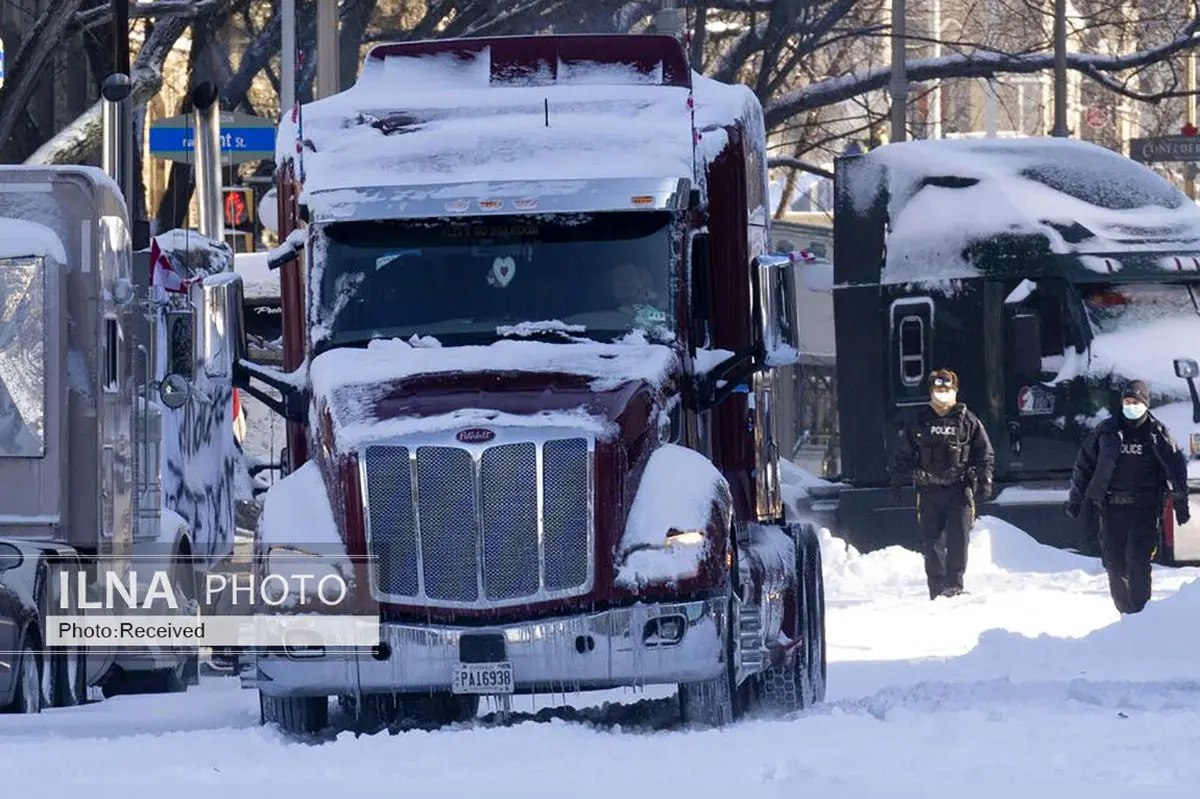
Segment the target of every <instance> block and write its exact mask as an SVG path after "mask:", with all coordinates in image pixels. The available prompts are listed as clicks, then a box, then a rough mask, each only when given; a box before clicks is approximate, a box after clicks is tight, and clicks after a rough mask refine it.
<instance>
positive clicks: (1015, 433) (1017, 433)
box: [1008, 422, 1021, 455]
mask: <svg viewBox="0 0 1200 799" xmlns="http://www.w3.org/2000/svg"><path fill="white" fill-rule="evenodd" d="M1008 445H1009V447H1010V448H1011V449H1012V453H1013V454H1014V455H1020V454H1021V425H1020V423H1019V422H1009V423H1008Z"/></svg>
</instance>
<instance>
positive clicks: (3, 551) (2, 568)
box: [0, 543, 25, 574]
mask: <svg viewBox="0 0 1200 799" xmlns="http://www.w3.org/2000/svg"><path fill="white" fill-rule="evenodd" d="M24 562H25V556H24V555H22V554H21V550H19V549H17V547H16V545H15V544H7V543H0V574H2V573H4V572H6V571H9V570H11V569H15V568H17V567H18V566H20V565H21V564H22V563H24Z"/></svg>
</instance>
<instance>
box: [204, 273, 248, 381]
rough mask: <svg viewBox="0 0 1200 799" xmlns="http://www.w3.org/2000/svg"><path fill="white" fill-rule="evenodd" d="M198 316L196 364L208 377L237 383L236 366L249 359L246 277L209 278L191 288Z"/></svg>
mask: <svg viewBox="0 0 1200 799" xmlns="http://www.w3.org/2000/svg"><path fill="white" fill-rule="evenodd" d="M191 292H192V294H191V299H192V305H193V307H195V309H196V316H195V335H194V337H193V340H194V342H195V345H194V346H195V362H196V365H197V366H198V367H200V366H201V365H202V368H203V370H204V374H205V375H206V376H207V377H211V378H214V379H219V380H230V381H232V380H233V366H234V364H236V363H238V362H239V361H241V360H242V359H243V358H245V357H246V323H245V316H244V313H245V311H244V308H243V305H242V302H243V289H242V276H241V275H239V274H237V273H236V272H221V273H219V274H216V275H209V276H208V277H206V278H204V280H202V281H201V282H199V283H196V284H193V286H192V288H191Z"/></svg>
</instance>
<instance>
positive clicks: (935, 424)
mask: <svg viewBox="0 0 1200 799" xmlns="http://www.w3.org/2000/svg"><path fill="white" fill-rule="evenodd" d="M929 393H930V403H929V405H928V406H927V407H924V408H921V410H920V411H919V412H918V414H917V418H916V419H915V420H914V421H913V422H912V423H910V424H909V425H907V426H906V427H905V429H904V431H903V432H902V433H901V434H900V443H899V446H897V448H896V451H895V453H894V455H893V458H892V463H891V467H890V468H889V470H888V471H889V473H890V475H891V483H892V495H893V497H895V498H896V500H897V501H899V498H900V489H901V487H902V486H903V484H904V482H905V480H906V478H908V479H911V481H912V483H913V485H914V486H915V487H916V490H917V519H918V521H919V522H920V523H921V529H922V530H923V531H924V533H925V541H924V555H925V579H926V580H927V582H928V583H929V598H930V599H937V598H938V597H939V596H945V597H951V596H957V595H959V594H961V593H963V574H964V573H965V572H966V570H967V545H968V543H969V542H970V537H971V528H972V527H973V526H974V524H975V502H976V501H980V502H986V501H987V500H988V499H990V498H991V495H992V473H993V470H994V467H995V460H996V458H995V453H994V452H993V451H992V442H991V441H990V440H989V439H988V434H987V430H985V429H984V426H983V423H982V422H980V421H979V417H977V416H976V415H975V414H973V413H972V412H971V411H969V410H967V406H966V405H964V404H963V403H961V402H959V401H958V375H956V374H955V373H954V372H952V371H951V370H949V369H939V370H937V371H936V372H933V373H931V374H930V375H929ZM910 475H911V478H910Z"/></svg>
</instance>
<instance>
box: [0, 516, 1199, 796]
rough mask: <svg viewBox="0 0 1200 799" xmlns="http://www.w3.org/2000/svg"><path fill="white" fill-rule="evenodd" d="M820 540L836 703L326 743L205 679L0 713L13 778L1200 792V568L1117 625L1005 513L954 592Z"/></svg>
mask: <svg viewBox="0 0 1200 799" xmlns="http://www.w3.org/2000/svg"><path fill="white" fill-rule="evenodd" d="M824 553H825V571H826V586H827V591H828V605H829V619H828V625H829V630H828V634H829V638H830V641H829V644H830V668H829V697H828V702H827V703H826V704H825V705H824V706H822V707H820V708H817V709H815V710H813V711H811V712H808V713H805V714H801V715H800V716H798V717H796V718H792V719H787V720H761V719H760V720H755V719H751V720H747V721H744V722H742V723H740V724H738V725H736V726H735V727H732V728H729V729H726V730H720V731H681V730H678V729H667V730H665V731H664V728H670V727H672V726H673V725H674V721H673V718H672V713H673V710H674V709H673V707H672V703H671V702H670V701H669V700H668V699H666V698H665V697H668V696H669V694H670V692H668V691H658V692H657V693H651V692H647V693H646V694H642V695H637V694H632V693H630V694H618V695H617V697H618V698H620V699H621V701H622V702H623V703H624V704H625V706H624V707H621V708H619V709H615V710H614V709H613V708H611V707H609V708H607V709H604V710H599V709H592V710H590V711H588V710H583V711H581V712H579V713H576V714H564V713H557V714H546V713H544V712H543V713H542V714H541V715H542V718H546V717H547V716H549V717H550V718H551V720H550V721H548V722H545V723H539V722H538V721H533V720H529V716H522V717H519V718H518V723H516V724H513V725H508V726H505V725H497V724H491V723H489V722H488V721H487V720H486V719H484V720H481V721H480V722H478V723H476V724H474V725H471V726H464V727H461V728H455V729H444V730H441V731H438V732H421V731H417V732H405V733H401V734H398V735H388V734H386V733H385V734H381V735H376V736H371V737H361V738H356V737H355V736H354V735H353V734H351V733H342V734H340V735H339V736H338V737H337V738H336V739H335V740H331V741H329V742H326V743H323V744H320V745H315V746H314V745H307V744H298V743H293V742H290V741H288V740H286V739H284V738H283V737H282V736H281V735H280V734H279V733H278V732H276V731H275V730H272V729H262V728H260V727H259V726H258V709H257V702H256V699H255V696H254V694H253V693H252V692H249V691H241V690H239V689H238V687H237V684H236V682H235V681H234V680H232V679H229V678H216V677H212V678H205V680H204V682H203V683H202V684H201V686H200V687H199V688H198V689H197V688H193V689H192V690H191V691H189V692H188V693H187V694H184V695H175V696H165V697H118V698H116V699H111V700H106V701H104V702H100V703H97V704H94V705H89V706H86V707H82V708H73V709H62V710H53V711H49V712H46V713H43V714H42V715H40V716H3V717H0V755H2V760H3V762H4V763H5V765H6V768H5V773H4V776H3V778H0V789H2V790H0V795H3V796H13V797H22V799H28V798H29V797H43V796H45V797H54V796H66V795H69V794H68V792H75V791H79V790H86V791H87V792H88V793H87V795H88V796H89V797H91V799H107V797H117V796H122V797H124V796H130V795H137V794H138V793H139V792H140V791H142V790H152V791H158V790H166V791H169V792H170V796H171V799H190V798H191V797H202V796H203V797H205V798H206V799H210V798H211V796H213V795H215V794H214V793H211V791H213V790H214V789H216V790H217V793H219V792H220V791H223V790H227V789H230V788H237V789H239V790H254V791H264V792H269V793H270V795H278V796H318V795H325V792H326V791H327V790H337V791H339V794H338V795H342V796H347V795H361V796H373V795H379V791H381V790H383V791H387V792H389V793H393V794H395V795H401V794H404V795H410V796H467V795H475V794H476V792H482V791H486V792H488V793H489V795H493V796H514V797H515V796H520V797H522V798H523V799H524V798H525V797H530V796H556V797H558V796H572V797H579V798H580V799H586V797H593V796H595V797H601V796H602V797H606V799H611V797H613V796H629V797H635V796H649V795H671V796H682V797H689V799H691V798H692V797H709V796H712V797H717V796H720V797H728V796H731V795H737V792H741V795H753V796H789V797H791V796H801V795H807V796H837V797H876V796H888V797H895V796H917V795H920V796H929V795H931V794H932V795H956V796H964V795H965V796H993V795H996V796H1000V795H1004V796H1011V792H1012V790H1013V789H1019V790H1021V791H1022V792H1023V794H1024V795H1025V796H1029V795H1037V796H1054V797H1056V798H1057V797H1061V796H1074V795H1088V796H1089V797H1094V796H1110V795H1118V794H1119V795H1122V796H1124V795H1129V793H1128V792H1129V786H1145V787H1146V788H1149V787H1151V786H1152V787H1153V790H1152V791H1151V792H1150V793H1143V792H1138V793H1137V794H1136V795H1153V796H1155V797H1163V796H1181V797H1182V796H1188V797H1192V796H1195V795H1196V790H1197V786H1198V785H1200V758H1197V756H1196V752H1198V751H1200V679H1198V677H1197V675H1198V674H1200V642H1198V641H1197V618H1198V616H1200V584H1192V582H1193V581H1194V580H1195V578H1196V577H1197V576H1200V570H1193V569H1187V570H1160V571H1158V572H1157V573H1156V575H1155V601H1154V602H1153V603H1152V604H1151V605H1150V607H1149V608H1147V610H1146V611H1145V612H1144V613H1143V614H1142V615H1141V616H1138V617H1131V618H1126V619H1123V620H1119V619H1118V617H1117V614H1116V612H1115V611H1114V610H1113V608H1112V605H1111V602H1110V601H1109V599H1108V596H1107V591H1106V586H1105V581H1104V577H1103V574H1102V573H1101V572H1100V570H1099V569H1098V565H1097V564H1096V562H1095V561H1093V560H1091V559H1087V558H1080V557H1076V556H1073V555H1070V554H1067V553H1063V552H1060V551H1057V550H1050V549H1047V548H1044V547H1041V546H1039V545H1037V544H1036V543H1034V542H1033V541H1032V540H1030V539H1029V538H1028V537H1026V536H1025V535H1024V534H1022V533H1021V532H1020V531H1018V530H1015V529H1014V528H1011V527H1009V526H1007V525H1004V524H1003V523H1000V522H997V521H994V520H991V519H986V518H985V519H983V520H981V523H980V525H979V526H978V528H977V530H976V532H975V534H974V538H973V541H972V547H971V553H970V557H971V564H970V569H969V571H968V578H969V585H968V590H969V591H970V593H969V594H968V595H966V596H962V597H958V598H955V599H949V600H943V599H939V600H938V601H936V602H933V603H931V602H930V601H929V600H928V598H927V594H926V593H925V587H924V584H923V579H922V575H921V564H920V559H919V557H918V556H917V555H915V554H913V553H910V552H905V551H902V550H884V551H881V552H875V553H871V554H869V555H866V556H862V555H859V554H857V553H855V552H853V551H847V550H846V548H845V547H844V546H843V545H842V544H841V542H839V541H837V540H836V539H833V538H830V537H827V539H826V540H825V542H824ZM612 698H613V696H612V695H608V696H600V697H588V698H587V699H591V700H593V704H594V703H595V702H596V701H605V700H611V699H612ZM580 699H581V698H579V697H576V698H573V700H572V701H573V704H575V705H577V706H579V707H587V705H588V702H587V701H586V700H585V701H580ZM543 704H544V703H543ZM631 704H632V705H633V706H632V707H630V706H629V705H631ZM515 706H516V708H517V709H519V710H524V711H527V712H528V711H531V710H534V709H535V708H534V707H533V706H532V703H531V702H529V701H526V703H525V704H524V705H515ZM481 712H486V711H481ZM564 716H570V717H574V718H578V717H582V720H581V721H566V720H563V717H564ZM521 718H524V719H526V720H523V721H522V720H521ZM18 764H19V765H18ZM358 791H363V792H362V793H357V792H358ZM664 791H665V792H666V793H665V794H664ZM813 791H816V792H815V793H814V792H813ZM746 792H749V794H747V793H746Z"/></svg>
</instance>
